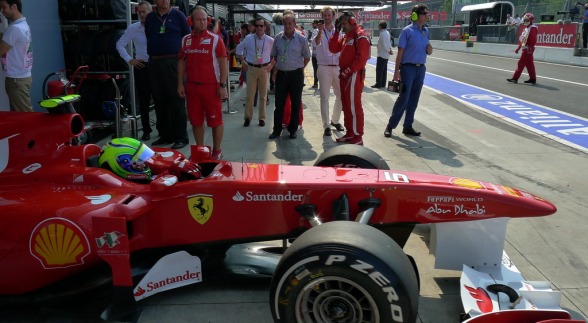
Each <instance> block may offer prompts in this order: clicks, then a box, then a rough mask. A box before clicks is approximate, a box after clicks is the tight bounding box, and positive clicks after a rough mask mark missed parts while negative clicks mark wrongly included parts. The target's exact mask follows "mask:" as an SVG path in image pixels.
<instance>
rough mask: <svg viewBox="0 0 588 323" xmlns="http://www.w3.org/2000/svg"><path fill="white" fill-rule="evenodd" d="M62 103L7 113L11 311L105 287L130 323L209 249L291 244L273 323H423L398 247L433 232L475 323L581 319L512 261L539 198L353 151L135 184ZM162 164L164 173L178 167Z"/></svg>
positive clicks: (190, 276) (0, 125) (414, 279)
mask: <svg viewBox="0 0 588 323" xmlns="http://www.w3.org/2000/svg"><path fill="white" fill-rule="evenodd" d="M60 104H61V102H57V103H55V107H56V108H55V109H57V110H53V111H56V112H54V113H17V112H0V230H1V232H2V233H1V234H0V262H1V263H0V264H1V265H0V300H1V302H0V303H2V304H12V302H19V301H25V302H29V303H31V302H42V301H46V300H50V299H55V298H59V297H61V296H63V295H70V294H72V293H75V292H78V291H82V290H85V289H88V288H90V287H95V286H97V285H100V284H101V283H105V282H107V283H108V284H110V285H112V286H113V288H112V293H113V297H112V298H111V299H112V302H113V304H112V306H111V307H110V310H109V311H108V313H109V315H110V316H111V317H114V318H118V319H125V318H128V317H129V315H128V314H129V313H131V312H133V311H135V312H136V311H138V310H139V308H140V300H141V299H143V298H145V297H148V296H150V295H153V294H155V293H158V292H162V291H165V290H169V289H173V288H177V287H180V286H185V285H187V284H192V283H196V282H200V281H202V280H203V279H206V271H205V270H203V268H206V267H205V264H206V262H207V261H208V260H209V259H214V258H215V257H214V254H215V252H211V250H212V251H214V250H217V251H218V250H219V249H220V250H221V251H222V252H221V254H222V255H223V256H224V254H225V252H224V251H226V247H225V248H224V249H223V247H219V246H227V245H233V244H238V243H246V242H255V241H269V240H279V239H283V240H284V241H287V242H291V244H290V245H289V246H288V247H287V249H286V250H285V252H284V254H283V255H282V256H281V257H280V259H279V263H277V265H276V266H275V268H274V269H272V271H273V278H272V283H271V288H270V302H271V303H270V308H271V312H272V315H273V318H274V320H275V321H276V322H382V323H383V322H415V321H416V319H417V312H418V311H417V306H418V297H419V278H418V270H417V268H416V264H415V262H414V261H413V260H412V258H411V257H410V256H408V255H406V254H405V253H404V251H403V249H402V247H403V246H404V244H405V242H406V241H407V239H408V237H409V235H410V233H411V231H412V229H413V227H414V226H415V225H417V224H431V225H432V237H431V248H432V251H433V252H434V253H435V256H436V267H437V268H445V269H456V270H461V271H463V275H462V278H461V288H462V293H461V296H462V299H463V304H464V310H465V312H466V313H467V317H468V320H469V321H468V322H489V321H492V322H538V321H541V320H546V319H560V320H561V319H570V315H569V314H568V313H567V312H566V311H564V310H562V309H561V308H560V306H559V299H560V297H561V294H560V293H559V292H558V291H554V290H552V289H551V288H550V286H549V283H547V282H536V281H525V280H524V279H523V277H522V275H521V274H520V272H519V271H518V270H517V269H516V267H515V266H514V265H513V264H512V262H511V261H510V260H509V259H508V257H507V256H506V254H505V253H504V252H503V246H504V239H505V232H506V225H507V222H508V220H509V219H510V218H520V217H539V216H546V215H550V214H553V213H555V212H556V207H555V206H554V205H553V204H551V203H550V202H548V201H546V200H544V199H543V198H540V197H538V196H536V195H533V194H531V193H528V192H525V191H522V190H519V189H516V188H511V187H507V186H503V185H498V184H493V183H488V182H483V181H477V180H471V179H468V178H461V177H453V176H442V175H434V174H423V173H416V172H406V171H395V170H390V169H389V168H388V166H387V164H386V162H385V161H384V160H382V158H380V156H378V155H377V154H376V153H375V152H373V151H371V150H369V149H367V148H364V147H359V146H354V145H346V146H339V147H336V148H334V149H332V150H329V151H327V152H325V153H324V154H322V155H321V156H320V157H319V158H318V160H317V161H316V164H315V166H291V165H275V164H274V165H272V164H261V163H247V162H230V161H224V160H210V154H206V149H200V148H202V147H193V148H194V150H193V151H194V153H192V156H190V158H191V160H192V161H193V162H195V163H198V164H199V166H200V168H201V169H202V177H201V178H199V179H193V180H179V179H178V177H177V176H172V175H164V176H158V177H157V178H156V179H154V180H153V181H151V182H149V183H135V182H132V181H129V180H126V179H123V178H121V177H119V176H117V175H115V174H114V173H113V172H112V171H110V170H108V169H104V168H101V167H98V164H97V160H98V156H99V155H100V153H101V147H98V146H96V145H93V144H86V145H78V146H76V145H72V144H71V142H72V138H74V137H76V136H78V135H80V133H81V132H82V131H83V129H84V122H83V119H82V118H81V116H79V115H77V114H75V113H71V111H70V110H68V109H65V110H64V109H58V107H59V105H60ZM154 150H155V151H156V157H157V158H154V159H155V162H154V169H153V172H154V173H158V172H163V170H165V169H166V168H167V167H169V165H170V164H171V163H172V162H173V161H174V160H175V159H176V158H177V157H183V155H182V154H181V153H180V152H178V151H173V150H169V149H157V148H154ZM202 250H204V251H206V252H205V253H203V254H202V253H199V252H200V251H202ZM149 255H157V257H156V259H153V260H152V261H151V260H150V257H149ZM243 268H245V269H247V265H246V264H245V265H244V266H243ZM248 270H250V271H252V272H255V271H256V270H257V269H256V268H254V266H250V267H249V268H248ZM80 277H82V279H80ZM105 277H106V278H105Z"/></svg>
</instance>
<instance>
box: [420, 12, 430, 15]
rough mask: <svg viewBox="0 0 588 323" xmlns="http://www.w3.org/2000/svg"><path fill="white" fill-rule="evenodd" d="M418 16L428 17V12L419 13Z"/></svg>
mask: <svg viewBox="0 0 588 323" xmlns="http://www.w3.org/2000/svg"><path fill="white" fill-rule="evenodd" d="M419 15H424V16H428V15H429V13H428V12H421V13H419Z"/></svg>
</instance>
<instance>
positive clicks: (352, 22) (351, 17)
mask: <svg viewBox="0 0 588 323" xmlns="http://www.w3.org/2000/svg"><path fill="white" fill-rule="evenodd" d="M341 16H346V17H347V22H349V24H350V25H351V26H355V25H357V20H355V16H354V15H353V14H352V13H351V12H349V11H343V14H342V15H341Z"/></svg>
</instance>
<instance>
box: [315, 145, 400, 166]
mask: <svg viewBox="0 0 588 323" xmlns="http://www.w3.org/2000/svg"><path fill="white" fill-rule="evenodd" d="M314 166H330V167H345V168H367V169H390V168H389V167H388V164H387V163H386V161H385V160H384V159H383V158H382V157H380V155H378V154H377V153H376V152H375V151H373V150H371V149H369V148H366V147H363V146H357V145H342V146H337V147H334V148H331V149H329V150H327V151H325V152H324V153H323V154H322V155H320V156H319V158H318V159H317V160H316V162H315V163H314Z"/></svg>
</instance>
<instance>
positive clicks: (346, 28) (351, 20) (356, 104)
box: [329, 11, 371, 145]
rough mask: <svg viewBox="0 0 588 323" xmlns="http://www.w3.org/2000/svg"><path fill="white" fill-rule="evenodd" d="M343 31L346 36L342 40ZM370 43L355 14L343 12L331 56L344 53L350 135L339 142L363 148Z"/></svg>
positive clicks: (345, 112)
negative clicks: (364, 103)
mask: <svg viewBox="0 0 588 323" xmlns="http://www.w3.org/2000/svg"><path fill="white" fill-rule="evenodd" d="M339 29H342V30H343V32H344V33H345V36H343V38H339ZM370 49H371V45H370V40H369V38H368V36H367V34H366V33H365V32H364V31H363V29H361V28H359V27H358V26H357V21H356V20H355V17H354V16H353V14H351V13H349V12H345V11H344V12H343V15H341V17H339V19H338V23H337V22H335V34H334V35H333V36H332V37H331V39H329V50H330V51H331V53H339V52H341V56H340V57H339V68H340V70H339V71H340V72H339V80H340V82H339V84H340V87H341V103H342V105H343V118H344V122H343V123H344V124H345V129H346V130H347V132H346V133H345V135H344V136H343V137H341V138H338V139H337V142H348V143H350V144H355V145H363V139H362V136H363V107H362V106H361V93H362V92H363V82H364V80H365V64H366V63H367V60H368V59H369V58H370Z"/></svg>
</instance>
